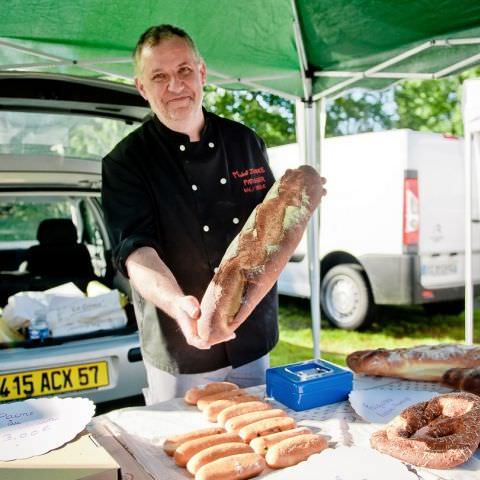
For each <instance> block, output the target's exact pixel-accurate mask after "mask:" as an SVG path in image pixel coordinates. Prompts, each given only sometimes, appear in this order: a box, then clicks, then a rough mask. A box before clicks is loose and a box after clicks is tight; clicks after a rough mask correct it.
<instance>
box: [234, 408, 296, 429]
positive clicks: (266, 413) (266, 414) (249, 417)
mask: <svg viewBox="0 0 480 480" xmlns="http://www.w3.org/2000/svg"><path fill="white" fill-rule="evenodd" d="M286 416H287V414H286V413H285V411H284V410H282V409H280V408H273V409H269V410H263V411H256V412H249V413H244V414H243V415H238V416H237V417H232V418H230V419H228V420H227V421H226V422H225V429H226V430H227V432H235V433H236V432H239V431H240V430H241V429H242V428H243V427H244V426H245V425H249V424H250V423H255V422H258V421H259V420H263V419H265V418H275V417H286Z"/></svg>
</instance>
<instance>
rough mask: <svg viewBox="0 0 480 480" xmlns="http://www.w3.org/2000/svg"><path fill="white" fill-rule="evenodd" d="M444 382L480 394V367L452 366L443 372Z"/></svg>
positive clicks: (451, 386)
mask: <svg viewBox="0 0 480 480" xmlns="http://www.w3.org/2000/svg"><path fill="white" fill-rule="evenodd" d="M442 384H443V385H445V386H447V387H450V388H454V389H456V390H463V391H465V392H471V393H475V394H476V395H480V367H476V368H450V369H449V370H447V371H446V372H445V373H444V374H443V377H442Z"/></svg>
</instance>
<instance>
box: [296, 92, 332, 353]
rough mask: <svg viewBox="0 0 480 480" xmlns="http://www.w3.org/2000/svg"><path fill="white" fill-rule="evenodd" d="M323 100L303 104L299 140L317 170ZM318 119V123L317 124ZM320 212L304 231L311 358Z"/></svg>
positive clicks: (317, 349) (316, 349)
mask: <svg viewBox="0 0 480 480" xmlns="http://www.w3.org/2000/svg"><path fill="white" fill-rule="evenodd" d="M325 103H326V100H325V99H323V98H322V99H321V100H320V101H319V102H312V101H307V102H304V103H303V104H302V107H303V113H304V115H303V116H304V135H303V136H301V137H300V139H299V140H300V143H301V142H303V145H301V146H300V149H301V152H302V153H303V155H304V158H305V163H306V164H307V165H310V166H312V167H314V168H315V169H316V170H317V171H319V172H320V171H321V170H320V163H321V151H322V147H323V139H324V132H325ZM317 119H318V120H319V121H318V122H317ZM319 235H320V209H319V208H318V209H317V210H316V211H315V213H314V214H313V215H312V218H311V220H310V222H309V225H308V229H307V247H308V273H309V280H310V311H311V315H312V336H313V356H314V358H320V356H321V342H320V332H321V313H320V258H319Z"/></svg>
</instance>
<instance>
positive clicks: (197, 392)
mask: <svg viewBox="0 0 480 480" xmlns="http://www.w3.org/2000/svg"><path fill="white" fill-rule="evenodd" d="M236 389H238V385H235V384H234V383H231V382H211V383H207V384H206V385H201V386H199V387H193V388H190V389H189V390H187V393H185V396H184V397H183V398H184V400H185V401H186V402H187V403H188V404H190V405H196V404H197V402H198V400H199V399H200V398H202V397H206V396H207V395H213V394H215V393H219V392H226V391H228V390H236Z"/></svg>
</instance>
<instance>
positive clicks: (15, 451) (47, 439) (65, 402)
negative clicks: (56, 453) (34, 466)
mask: <svg viewBox="0 0 480 480" xmlns="http://www.w3.org/2000/svg"><path fill="white" fill-rule="evenodd" d="M94 413H95V405H94V403H93V402H92V401H91V400H88V399H86V398H57V397H54V398H40V399H29V400H24V401H22V402H14V403H6V404H3V405H0V460H1V461H9V460H16V459H20V458H29V457H34V456H36V455H41V454H43V453H46V452H48V451H50V450H53V449H54V448H58V447H61V446H62V445H63V444H65V443H67V442H68V441H70V440H72V438H74V437H75V436H76V435H77V434H78V433H80V432H81V431H82V430H84V428H85V427H86V425H87V423H88V422H90V420H91V419H92V417H93V415H94Z"/></svg>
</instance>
